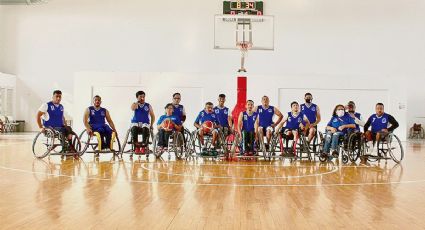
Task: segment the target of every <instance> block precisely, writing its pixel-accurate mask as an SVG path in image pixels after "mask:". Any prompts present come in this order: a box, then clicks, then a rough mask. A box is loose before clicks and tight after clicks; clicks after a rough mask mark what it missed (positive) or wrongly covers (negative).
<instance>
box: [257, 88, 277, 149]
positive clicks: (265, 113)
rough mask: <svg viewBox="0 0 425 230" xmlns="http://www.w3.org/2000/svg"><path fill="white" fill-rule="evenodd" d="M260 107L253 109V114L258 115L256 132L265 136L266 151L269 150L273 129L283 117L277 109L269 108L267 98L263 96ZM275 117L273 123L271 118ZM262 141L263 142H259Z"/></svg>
mask: <svg viewBox="0 0 425 230" xmlns="http://www.w3.org/2000/svg"><path fill="white" fill-rule="evenodd" d="M261 103H262V105H259V106H257V107H256V108H255V112H257V113H258V120H259V127H258V132H263V135H264V136H266V139H267V143H266V149H267V150H268V149H269V145H270V140H271V138H272V135H273V132H274V128H275V127H276V126H277V125H278V124H279V123H280V122H281V121H282V118H283V115H282V113H281V112H280V111H279V109H277V108H275V107H274V106H271V105H270V104H269V103H270V100H269V97H268V96H263V97H262V98H261ZM274 115H276V116H277V117H278V119H277V121H276V122H273V117H274ZM259 141H263V140H259Z"/></svg>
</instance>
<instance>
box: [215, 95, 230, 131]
mask: <svg viewBox="0 0 425 230" xmlns="http://www.w3.org/2000/svg"><path fill="white" fill-rule="evenodd" d="M225 102H226V95H224V94H220V95H218V106H216V107H214V112H215V114H216V116H217V120H218V124H219V125H220V126H221V128H222V131H223V134H224V136H227V135H229V134H230V133H231V132H232V128H231V127H232V115H231V114H230V113H229V108H227V107H226V106H224V103H225Z"/></svg>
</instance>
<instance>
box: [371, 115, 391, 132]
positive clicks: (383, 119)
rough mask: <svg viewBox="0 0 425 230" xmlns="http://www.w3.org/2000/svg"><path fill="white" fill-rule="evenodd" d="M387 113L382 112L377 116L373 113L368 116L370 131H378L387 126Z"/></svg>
mask: <svg viewBox="0 0 425 230" xmlns="http://www.w3.org/2000/svg"><path fill="white" fill-rule="evenodd" d="M388 119H389V117H388V114H386V113H384V114H382V116H380V117H378V115H376V114H373V115H372V116H370V118H369V121H370V122H371V126H372V133H377V132H380V131H381V130H383V129H387V128H388Z"/></svg>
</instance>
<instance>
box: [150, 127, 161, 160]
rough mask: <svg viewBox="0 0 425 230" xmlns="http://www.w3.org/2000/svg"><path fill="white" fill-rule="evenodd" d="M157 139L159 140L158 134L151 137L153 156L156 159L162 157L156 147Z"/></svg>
mask: <svg viewBox="0 0 425 230" xmlns="http://www.w3.org/2000/svg"><path fill="white" fill-rule="evenodd" d="M158 139H159V133H157V134H156V135H155V136H154V137H153V142H152V145H153V155H154V156H155V157H156V158H160V157H161V155H162V152H161V151H160V150H159V146H158Z"/></svg>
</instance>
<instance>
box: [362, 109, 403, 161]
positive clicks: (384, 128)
mask: <svg viewBox="0 0 425 230" xmlns="http://www.w3.org/2000/svg"><path fill="white" fill-rule="evenodd" d="M375 111H376V113H375V114H373V115H372V116H370V117H369V119H368V120H367V122H366V124H365V125H364V131H365V132H366V137H368V136H369V137H371V139H372V140H373V141H374V142H375V141H378V140H382V139H384V138H386V137H387V136H388V134H389V133H390V132H392V131H394V130H395V129H396V128H398V126H399V124H398V122H397V120H396V119H395V118H394V117H393V116H391V115H390V114H387V113H385V112H384V104H382V103H378V104H376V106H375ZM371 126H372V130H371V131H369V130H368V129H369V127H371ZM374 148H375V147H372V152H373V150H374ZM376 148H378V146H376ZM378 154H379V153H378Z"/></svg>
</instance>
